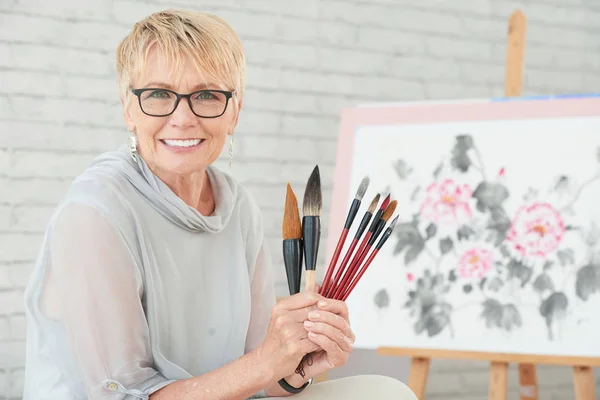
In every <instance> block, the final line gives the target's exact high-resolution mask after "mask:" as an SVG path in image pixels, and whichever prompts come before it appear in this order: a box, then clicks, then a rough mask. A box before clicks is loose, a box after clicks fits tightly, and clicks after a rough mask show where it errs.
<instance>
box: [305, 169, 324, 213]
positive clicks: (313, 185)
mask: <svg viewBox="0 0 600 400" xmlns="http://www.w3.org/2000/svg"><path fill="white" fill-rule="evenodd" d="M322 207H323V197H322V194H321V175H320V174H319V166H318V165H317V166H316V167H315V168H314V169H313V171H312V173H311V174H310V177H309V178H308V182H306V189H305V190H304V200H303V202H302V213H303V214H304V216H305V217H306V216H320V215H321V208H322Z"/></svg>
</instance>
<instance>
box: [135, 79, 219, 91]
mask: <svg viewBox="0 0 600 400" xmlns="http://www.w3.org/2000/svg"><path fill="white" fill-rule="evenodd" d="M211 86H212V87H215V88H216V87H218V85H215V84H205V83H200V84H198V85H196V86H194V87H193V88H192V92H195V91H198V90H208V89H210V88H211ZM144 87H147V88H149V87H159V88H165V89H169V90H173V91H175V88H174V87H173V86H172V85H170V84H168V83H166V82H158V81H152V82H148V83H146V85H145V86H144Z"/></svg>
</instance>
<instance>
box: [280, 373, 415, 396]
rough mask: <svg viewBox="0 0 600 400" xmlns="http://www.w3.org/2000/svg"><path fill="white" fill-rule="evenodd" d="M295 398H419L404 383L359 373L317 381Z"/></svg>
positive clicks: (385, 377)
mask: <svg viewBox="0 0 600 400" xmlns="http://www.w3.org/2000/svg"><path fill="white" fill-rule="evenodd" d="M292 398H293V399H294V400H320V399H323V400H418V399H417V396H415V394H414V393H413V392H412V391H411V390H410V389H409V388H408V386H406V385H405V384H404V383H402V382H400V381H397V380H396V379H393V378H390V377H387V376H380V375H358V376H351V377H347V378H341V379H334V380H330V381H325V382H320V383H315V384H313V385H312V386H310V387H309V388H308V389H306V390H304V391H303V392H301V393H298V394H296V395H291V396H290V397H271V399H292Z"/></svg>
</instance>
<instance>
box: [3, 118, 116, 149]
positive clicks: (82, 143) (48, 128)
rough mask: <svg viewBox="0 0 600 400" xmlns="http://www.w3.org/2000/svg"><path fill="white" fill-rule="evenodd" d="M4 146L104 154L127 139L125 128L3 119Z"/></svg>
mask: <svg viewBox="0 0 600 400" xmlns="http://www.w3.org/2000/svg"><path fill="white" fill-rule="evenodd" d="M0 131H1V132H3V134H2V135H0V147H12V148H14V149H22V148H28V149H33V150H61V151H85V152H96V153H100V152H103V151H108V150H112V149H115V148H117V147H119V146H121V145H123V144H125V142H126V140H127V139H126V138H127V135H126V132H125V129H124V128H122V129H118V128H116V127H115V128H104V127H97V126H89V125H59V124H58V123H54V124H53V123H46V122H35V121H2V120H0Z"/></svg>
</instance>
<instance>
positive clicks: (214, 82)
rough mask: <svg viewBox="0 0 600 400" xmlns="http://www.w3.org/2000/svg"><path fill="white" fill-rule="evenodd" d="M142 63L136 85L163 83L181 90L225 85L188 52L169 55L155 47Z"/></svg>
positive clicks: (169, 87) (220, 87) (135, 80)
mask: <svg viewBox="0 0 600 400" xmlns="http://www.w3.org/2000/svg"><path fill="white" fill-rule="evenodd" d="M140 63H141V65H140V67H139V68H138V72H137V73H136V76H135V77H134V79H133V82H132V83H133V86H134V87H138V88H139V87H144V86H148V85H149V84H150V83H162V84H161V85H160V86H166V88H168V89H172V90H180V91H191V90H193V89H197V88H200V89H202V88H212V89H223V87H224V85H223V83H222V82H223V81H222V80H221V79H218V78H216V77H214V76H213V75H214V74H211V73H209V71H207V70H206V69H205V68H203V66H202V65H199V63H198V62H197V61H195V60H194V59H192V58H191V57H190V56H188V55H186V54H178V55H177V56H171V57H167V56H165V55H164V53H163V52H162V51H161V50H160V49H158V48H156V47H154V48H151V49H150V50H149V51H148V53H147V57H146V59H145V60H140Z"/></svg>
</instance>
